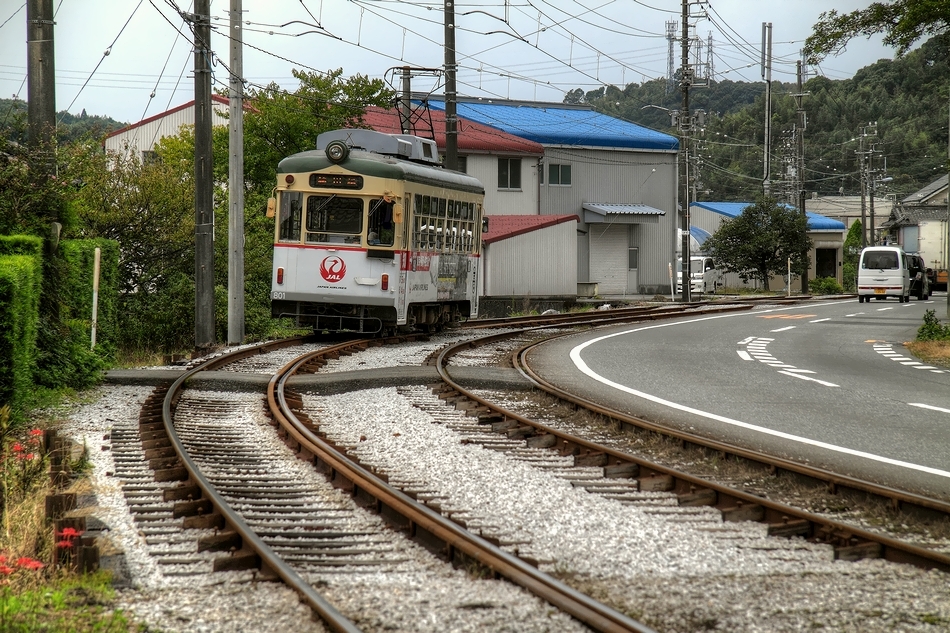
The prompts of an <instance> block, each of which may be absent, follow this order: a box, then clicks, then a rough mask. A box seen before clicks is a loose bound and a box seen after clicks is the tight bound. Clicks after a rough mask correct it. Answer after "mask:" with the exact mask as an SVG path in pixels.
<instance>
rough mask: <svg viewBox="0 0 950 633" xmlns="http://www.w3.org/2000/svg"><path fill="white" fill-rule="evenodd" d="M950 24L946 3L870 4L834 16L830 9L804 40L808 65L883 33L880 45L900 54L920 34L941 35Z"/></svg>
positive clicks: (896, 1)
mask: <svg viewBox="0 0 950 633" xmlns="http://www.w3.org/2000/svg"><path fill="white" fill-rule="evenodd" d="M948 25H950V3H948V2H946V0H888V1H886V2H872V3H871V4H870V5H868V7H867V8H866V9H858V10H856V11H852V12H851V13H838V12H837V11H835V10H834V9H832V10H831V11H825V12H824V13H822V14H821V15H820V16H819V17H818V23H817V24H816V25H815V26H814V28H813V30H814V32H813V33H812V34H811V35H809V36H808V38H807V39H806V40H805V48H804V53H805V55H806V57H807V61H808V63H809V64H816V63H818V62H820V61H821V60H822V59H823V58H824V57H825V56H827V55H828V54H835V55H837V54H838V53H840V52H841V51H843V50H844V48H845V46H846V45H847V44H848V42H849V41H851V40H852V39H853V38H855V37H857V36H859V35H864V36H868V37H870V36H871V35H877V34H879V33H883V34H884V43H885V44H887V45H888V46H893V47H895V48H896V49H897V54H898V56H901V55H903V54H904V53H906V52H907V51H908V50H910V47H911V46H913V45H914V42H916V41H917V40H919V39H920V38H921V37H923V36H924V35H937V34H940V33H944V32H945V31H946V30H947V27H948Z"/></svg>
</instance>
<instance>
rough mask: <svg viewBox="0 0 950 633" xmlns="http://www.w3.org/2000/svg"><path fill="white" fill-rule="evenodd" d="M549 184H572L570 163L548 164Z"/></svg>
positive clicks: (567, 185)
mask: <svg viewBox="0 0 950 633" xmlns="http://www.w3.org/2000/svg"><path fill="white" fill-rule="evenodd" d="M548 184H549V185H560V186H562V187H570V186H571V166H570V165H558V164H550V165H548Z"/></svg>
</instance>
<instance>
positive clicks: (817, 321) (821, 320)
mask: <svg viewBox="0 0 950 633" xmlns="http://www.w3.org/2000/svg"><path fill="white" fill-rule="evenodd" d="M830 320H831V317H828V318H827V319H815V320H814V321H809V323H822V322H823V321H830Z"/></svg>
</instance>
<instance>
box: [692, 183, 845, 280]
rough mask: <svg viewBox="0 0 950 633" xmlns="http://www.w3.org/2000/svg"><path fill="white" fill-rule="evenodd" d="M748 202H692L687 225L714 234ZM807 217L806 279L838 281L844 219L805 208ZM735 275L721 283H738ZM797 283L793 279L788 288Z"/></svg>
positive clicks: (840, 268)
mask: <svg viewBox="0 0 950 633" xmlns="http://www.w3.org/2000/svg"><path fill="white" fill-rule="evenodd" d="M750 204H752V203H751V202H692V203H690V205H689V223H690V228H691V229H692V228H693V227H698V228H700V229H702V230H703V231H707V232H709V233H715V232H716V231H717V230H718V229H719V226H720V225H721V224H722V223H723V222H724V221H726V220H732V219H734V218H737V217H739V215H741V214H742V212H743V211H744V210H745V208H746V207H748V206H749V205H750ZM805 217H806V218H807V220H808V237H810V238H811V241H812V250H811V252H810V253H809V265H808V269H809V278H819V277H832V278H834V279H835V280H837V282H838V283H842V281H843V280H842V263H843V261H844V257H843V249H844V240H845V237H846V236H847V235H846V231H847V227H846V226H845V224H844V222H841V221H840V220H835V219H833V218H829V217H825V216H823V215H819V214H817V213H812V212H811V211H808V210H806V211H805ZM742 284H743V282H741V280H739V278H738V276H737V275H729V278H728V279H727V280H726V282H725V285H727V286H741V285H742ZM796 284H797V286H798V288H799V289H801V282H800V281H795V282H793V285H792V288H793V289H794V288H795V286H796Z"/></svg>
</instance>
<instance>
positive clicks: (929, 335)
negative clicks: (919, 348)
mask: <svg viewBox="0 0 950 633" xmlns="http://www.w3.org/2000/svg"><path fill="white" fill-rule="evenodd" d="M917 340H918V341H948V340H950V326H948V325H943V324H941V323H940V321H939V319H937V313H936V312H934V311H933V310H927V311H926V312H924V324H923V325H921V326H920V328H919V329H918V330H917Z"/></svg>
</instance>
